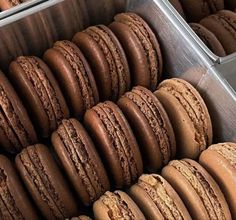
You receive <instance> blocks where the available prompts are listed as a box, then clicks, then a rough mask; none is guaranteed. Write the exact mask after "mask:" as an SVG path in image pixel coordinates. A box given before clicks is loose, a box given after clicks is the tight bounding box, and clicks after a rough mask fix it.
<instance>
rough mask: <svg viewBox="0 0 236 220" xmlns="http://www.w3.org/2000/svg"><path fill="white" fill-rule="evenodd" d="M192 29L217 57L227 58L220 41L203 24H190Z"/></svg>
mask: <svg viewBox="0 0 236 220" xmlns="http://www.w3.org/2000/svg"><path fill="white" fill-rule="evenodd" d="M189 25H190V27H191V28H192V29H193V30H194V32H195V33H196V34H197V35H198V37H199V38H200V39H201V40H202V41H203V43H205V44H206V46H207V47H208V48H209V49H210V50H211V51H212V52H213V53H214V54H215V55H217V56H220V57H224V56H226V53H225V50H224V48H223V46H222V44H221V43H220V41H219V40H218V39H217V38H216V36H215V35H214V34H213V33H212V32H211V31H209V30H208V29H206V28H205V27H204V26H202V25H201V24H197V23H190V24H189Z"/></svg>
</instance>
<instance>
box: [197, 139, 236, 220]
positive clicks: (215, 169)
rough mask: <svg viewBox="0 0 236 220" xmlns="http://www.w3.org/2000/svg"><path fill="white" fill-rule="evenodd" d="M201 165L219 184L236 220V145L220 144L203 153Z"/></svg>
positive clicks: (200, 159) (200, 160)
mask: <svg viewBox="0 0 236 220" xmlns="http://www.w3.org/2000/svg"><path fill="white" fill-rule="evenodd" d="M199 163H200V164H201V165H202V166H203V167H204V168H205V169H206V170H207V171H208V172H209V173H210V174H211V175H212V177H213V178H214V179H215V180H216V182H217V183H218V184H219V186H220V188H221V190H222V192H223V193H224V195H225V198H226V200H227V202H228V205H229V208H230V211H231V214H232V217H233V219H236V191H235V186H236V144H235V143H229V142H227V143H220V144H214V145H211V146H210V147H209V148H208V149H207V150H205V151H203V152H202V154H201V156H200V158H199Z"/></svg>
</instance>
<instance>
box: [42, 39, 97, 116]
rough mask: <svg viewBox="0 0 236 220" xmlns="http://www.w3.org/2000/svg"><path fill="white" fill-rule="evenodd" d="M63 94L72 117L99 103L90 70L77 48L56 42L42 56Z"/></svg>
mask: <svg viewBox="0 0 236 220" xmlns="http://www.w3.org/2000/svg"><path fill="white" fill-rule="evenodd" d="M44 60H45V61H46V63H47V64H48V65H49V67H50V68H51V70H52V71H53V73H54V75H55V77H56V79H57V81H58V82H59V85H60V87H61V89H62V92H63V93H64V95H65V97H66V100H67V101H68V105H69V106H70V108H71V110H72V114H73V116H75V117H76V118H81V117H82V116H83V114H84V112H85V111H86V110H87V109H89V108H91V107H92V106H94V105H95V104H96V103H97V102H98V101H99V96H98V90H97V86H96V83H95V81H94V77H93V74H92V72H91V69H90V67H89V65H88V63H87V61H86V59H85V58H84V56H83V54H82V53H81V51H80V50H79V48H78V47H77V46H76V45H75V44H73V43H72V42H70V41H58V42H56V43H55V44H54V46H53V48H51V49H49V50H47V51H46V52H45V54H44Z"/></svg>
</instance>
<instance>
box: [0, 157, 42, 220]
mask: <svg viewBox="0 0 236 220" xmlns="http://www.w3.org/2000/svg"><path fill="white" fill-rule="evenodd" d="M0 219H13V220H14V219H15V220H19V219H28V220H30V219H39V215H38V213H37V211H36V209H35V207H34V206H33V204H32V202H31V200H30V199H29V196H28V194H27V193H26V191H25V189H24V188H23V184H22V182H21V181H20V179H19V176H18V175H17V173H16V170H15V168H14V167H13V164H12V163H11V161H10V160H9V159H8V158H7V157H5V156H3V155H0Z"/></svg>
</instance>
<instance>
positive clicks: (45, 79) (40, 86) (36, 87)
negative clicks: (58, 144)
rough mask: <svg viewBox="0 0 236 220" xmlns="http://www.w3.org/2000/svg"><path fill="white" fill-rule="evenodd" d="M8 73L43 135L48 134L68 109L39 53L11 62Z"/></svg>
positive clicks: (66, 116) (46, 135)
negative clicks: (36, 55)
mask: <svg viewBox="0 0 236 220" xmlns="http://www.w3.org/2000/svg"><path fill="white" fill-rule="evenodd" d="M9 77H10V79H11V81H12V82H13V84H14V86H15V88H16V90H17V92H18V93H19V95H20V96H21V98H22V100H23V101H24V103H25V105H26V106H28V108H29V109H30V113H31V116H32V117H31V118H32V120H33V122H34V123H35V125H36V127H37V128H38V132H39V133H40V136H42V137H48V136H50V134H51V133H52V132H53V131H54V130H55V129H56V128H57V126H58V125H59V124H60V123H61V121H62V119H64V118H68V117H69V110H68V107H67V104H66V102H65V99H64V97H63V95H62V92H61V90H60V88H59V86H58V83H57V81H56V79H55V78H54V76H53V74H52V72H51V71H50V69H49V68H48V66H47V65H46V64H45V63H44V62H43V61H42V60H41V59H40V58H38V57H33V56H31V57H27V56H20V57H18V58H17V59H16V60H15V61H13V62H12V63H11V64H10V67H9Z"/></svg>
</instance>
